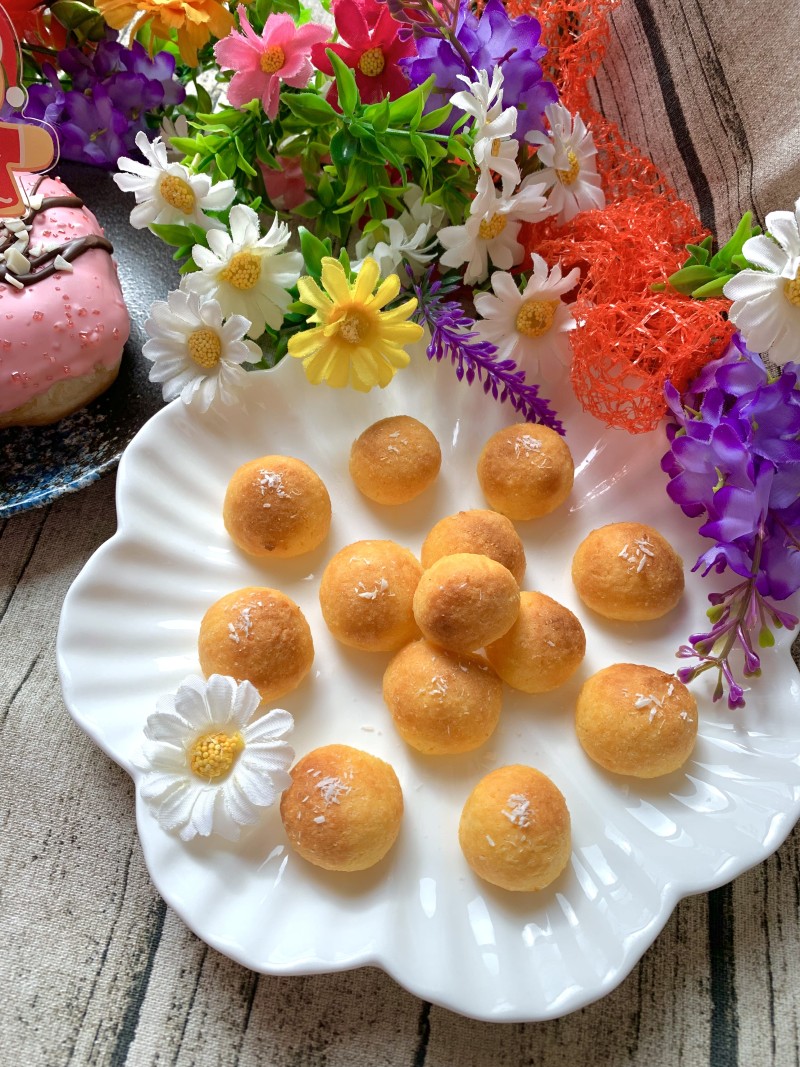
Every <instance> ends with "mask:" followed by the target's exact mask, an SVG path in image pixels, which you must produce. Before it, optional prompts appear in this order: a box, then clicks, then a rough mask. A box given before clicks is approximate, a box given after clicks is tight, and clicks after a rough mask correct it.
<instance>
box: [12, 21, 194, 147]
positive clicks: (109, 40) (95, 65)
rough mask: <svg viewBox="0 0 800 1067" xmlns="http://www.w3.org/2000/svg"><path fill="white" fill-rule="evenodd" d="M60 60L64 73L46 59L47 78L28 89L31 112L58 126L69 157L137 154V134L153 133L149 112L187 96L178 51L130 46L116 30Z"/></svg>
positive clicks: (62, 54)
mask: <svg viewBox="0 0 800 1067" xmlns="http://www.w3.org/2000/svg"><path fill="white" fill-rule="evenodd" d="M57 64H58V70H59V71H60V72H61V78H60V77H59V74H58V73H57V72H56V68H55V67H54V66H52V65H50V64H48V63H45V64H43V66H42V73H43V75H44V77H45V79H46V81H45V83H37V84H34V85H32V86H31V87H30V88H29V90H28V95H29V103H28V107H27V110H26V117H27V118H29V119H39V120H42V121H45V122H48V123H50V125H51V126H53V127H54V129H55V131H56V134H57V136H58V140H59V146H60V151H61V155H62V156H63V157H64V158H65V159H75V160H78V161H81V162H84V163H92V164H94V165H95V166H102V167H114V166H116V163H117V160H118V159H119V157H120V156H121V155H138V149H137V148H136V144H135V140H136V135H137V133H139V132H140V131H144V132H145V133H147V134H148V136H149V130H148V127H147V123H146V117H147V115H148V114H150V113H153V112H158V111H160V110H161V109H162V108H164V107H166V106H170V105H173V104H179V103H182V101H183V100H184V98H185V96H186V93H185V90H184V88H183V86H182V85H181V84H180V83H179V82H178V81H177V79H176V78H175V59H174V57H173V56H171V55H170V54H169V53H168V52H158V53H157V54H156V55H154V56H153V57H150V56H149V55H148V53H147V50H146V49H145V48H144V47H143V46H142V45H141V44H139V43H138V41H134V42H133V45H132V47H131V48H125V47H124V46H123V45H121V44H120V43H119V42H118V41H117V35H116V33H115V32H114V31H113V30H107V32H106V36H105V37H104V38H103V40H102V41H100V43H99V44H98V45H97V47H96V49H95V50H94V52H93V53H91V54H87V53H85V52H83V51H82V50H81V49H79V48H65V49H63V50H62V51H61V52H59V53H58V57H57ZM62 79H63V80H62ZM3 117H4V118H5V117H8V118H11V119H12V120H13V119H14V117H15V116H14V114H9V115H7V116H6V115H5V114H4V116H3ZM16 117H17V118H19V116H18V115H17V116H16Z"/></svg>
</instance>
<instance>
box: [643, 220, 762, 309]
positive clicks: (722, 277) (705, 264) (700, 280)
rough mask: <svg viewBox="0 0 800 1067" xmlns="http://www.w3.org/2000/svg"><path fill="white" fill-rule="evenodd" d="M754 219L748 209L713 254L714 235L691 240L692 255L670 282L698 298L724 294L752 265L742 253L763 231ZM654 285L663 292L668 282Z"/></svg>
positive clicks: (703, 298)
mask: <svg viewBox="0 0 800 1067" xmlns="http://www.w3.org/2000/svg"><path fill="white" fill-rule="evenodd" d="M752 222H753V215H752V212H750V211H746V212H745V213H744V215H743V216H742V221H741V222H740V223H739V225H738V226H737V227H736V230H735V231H734V233H733V236H732V237H731V238H730V240H729V241H727V242H726V243H725V244H724V245H723V246H722V248H720V249H719V251H718V252H716V253H714V254H713V255H712V252H711V249H712V238H711V236H710V235H709V236H708V237H706V238H705V240H703V241H701V242H700V244H688V245H687V246H686V251H687V252H688V253H689V258H688V259H687V260H686V262H685V263H684V264H683V266H682V267H681V268H680V270H677V271H675V273H674V274H671V275H670V276H669V278H668V279H667V284H668V285H670V286H671V287H672V288H673V289H676V290H677V291H678V292H679V293H683V294H684V295H685V296H692V297H694V298H695V300H706V299H708V298H709V297H713V296H722V295H723V294H722V290H723V289H724V287H725V285H726V284H727V283H728V282H729V281H730V280H731V278H733V277H734V275H735V274H738V272H739V271H740V270H744V269H745V268H747V267H749V266H750V264H749V263H748V262H747V260H746V259H745V258H744V255H743V254H742V248H743V247H744V243H745V241H748V240H749V239H750V238H751V237H757V236H758V235H759V234H760V233H761V228H760V227H759V226H753V225H752ZM651 288H652V290H653V291H654V292H663V291H664V289H665V288H666V286H665V285H662V284H659V285H653V286H651Z"/></svg>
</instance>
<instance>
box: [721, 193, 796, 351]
mask: <svg viewBox="0 0 800 1067" xmlns="http://www.w3.org/2000/svg"><path fill="white" fill-rule="evenodd" d="M766 231H767V232H766V234H762V235H760V236H758V237H750V238H749V239H748V240H747V241H745V243H744V247H743V248H742V255H743V256H744V258H745V259H746V260H747V261H748V263H752V264H753V266H754V267H756V268H759V269H756V270H742V271H739V273H738V274H735V275H734V276H733V278H731V280H730V281H729V282H727V283H726V284H725V288H724V289H723V290H722V291H723V292H724V294H725V296H727V297H728V299H729V300H732V301H733V304H732V305H731V307H730V310H729V311H728V318H729V319H730V320H731V322H733V323H735V325H736V327H737V329H738V330H739V332H740V333H741V334H742V336H743V337H744V339H745V341H746V342H747V347H748V348H750V349H751V350H752V351H753V352H766V351H767V350H769V356H770V359H771V360H772V362H773V363H776V364H777V365H778V366H783V364H784V363H787V362H788V361H789V360H792V359H800V200H797V201H796V203H795V205H794V211H793V212H792V211H771V212H770V213H769V215H767V226H766ZM767 234H768V235H769V236H767Z"/></svg>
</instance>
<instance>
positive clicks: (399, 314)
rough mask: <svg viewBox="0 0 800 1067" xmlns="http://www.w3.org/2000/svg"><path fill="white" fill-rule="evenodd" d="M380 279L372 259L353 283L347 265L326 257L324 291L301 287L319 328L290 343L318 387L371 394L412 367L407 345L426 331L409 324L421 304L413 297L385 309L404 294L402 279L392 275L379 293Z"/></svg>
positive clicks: (307, 282)
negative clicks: (330, 387) (351, 389)
mask: <svg viewBox="0 0 800 1067" xmlns="http://www.w3.org/2000/svg"><path fill="white" fill-rule="evenodd" d="M379 278H380V270H379V268H378V264H377V263H376V262H375V260H374V259H372V257H371V256H368V257H367V259H365V260H364V262H363V264H362V266H361V269H360V271H359V272H358V275H357V277H356V279H355V281H354V282H352V283H350V282H348V280H347V275H346V273H345V270H344V267H343V266H342V265H341V263H339V261H338V260H336V259H331V258H329V257H326V258H325V259H323V260H322V279H321V280H322V286H321V287H320V286H319V285H317V283H316V282H315V281H314V280H313V278H301V279H300V280H299V282H298V283H297V286H298V289H299V290H300V299H301V300H302V301H303V302H304V303H306V304H309V305H310V306H311V307H313V308H314V314H313V315H310V316H309V319H308V321H309V323H317V324H318V325H316V326H313V327H312V328H311V329H310V330H304V331H303V332H302V333H297V334H295V335H294V336H293V337H291V338H290V339H289V355H290V356H294V357H295V358H296V359H302V361H303V367H304V368H305V372H306V377H307V378H308V380H309V381H310V382H311V383H312V384H313V385H319V384H320V382H327V383H328V385H331V386H333V388H334V389H341V388H343V387H344V386H345V385H348V384H349V385H352V387H353V388H354V389H357V390H358V391H359V392H362V393H367V392H369V390H370V389H372V387H373V386H375V385H379V386H380V387H381V388H383V387H384V386H386V385H388V384H389V382H390V381H391V380H392V378H393V377H394V375H395V373H396V372H397V371H398V370H400V369H401V368H402V367H407V366H408V364H409V362H410V359H411V357H410V356H409V354H408V353H407V352H406V351H405V349H404V346H405V345H408V344H412V343H413V342H414V341H418V340H419V339H420V337H422V327H421V326H418V325H417V323H415V322H407V321H406V320H407V319H408V318H409V316H410V315H411V313H412V312H413V311H414V308H415V307H416V306H417V301H416V299H414V298H412V299H411V300H407V301H406V302H405V303H404V304H401V305H400V306H399V307H396V308H393V309H392V310H391V311H383V310H382V309H383V308H385V307H386V305H387V304H390V303H391V302H392V301H393V300H394V299H395V297H396V296H397V294H398V293H399V292H400V279H399V278H398V277H397V275H396V274H390V275H389V277H388V278H385V279H384V280H383V281H382V282H381V283H380V285H379V286H378V289H377V291H374V290H375V286H376V284H377V282H378V280H379Z"/></svg>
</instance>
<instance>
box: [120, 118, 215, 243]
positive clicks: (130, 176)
mask: <svg viewBox="0 0 800 1067" xmlns="http://www.w3.org/2000/svg"><path fill="white" fill-rule="evenodd" d="M136 147H137V148H138V149H139V151H140V152H141V153H142V155H143V156H144V157H145V159H146V160H148V162H147V163H140V162H139V161H138V160H136V159H128V157H127V156H122V157H120V159H119V161H118V166H119V169H120V173H119V174H115V175H114V181H115V182H116V183H117V185H118V186H119V187H120V189H122V191H123V192H125V193H133V194H134V196H135V197H136V207H135V208H134V209H133V211H132V212H131V226H133V228H134V229H135V230H144V229H146V228H147V227H148V226H149V225H150V224H151V223H157V224H158V225H168V224H172V225H174V224H175V223H189V222H193V223H194V224H195V225H196V226H201V227H202V228H203V229H204V230H209V229H219V228H220V227H222V226H223V224H222V223H221V222H220V221H219V220H218V219H210V218H208V216H207V215H206V214H205V212H206V211H224V210H225V208H226V207H228V206H229V205H230V204H231V202H232V201H233V198H234V196H235V194H236V189H235V188H234V184H233V182H231V181H224V182H215V183H213V184H212V182H211V179H210V178H209V177H208V175H206V174H192V172H191V171H190V170H188V169H187V168H186V167H184V166H183V165H182V164H181V163H176V162H174V161H170V159H169V155H168V151H167V146H166V145H165V144H164V142H163V141H162V140H161V138H160V137H156V138H154V140H153V141H152V143H151V142H150V141H148V139H147V135H146V134H145V133H143V132H141V131H140V132H139V133H137V134H136Z"/></svg>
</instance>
